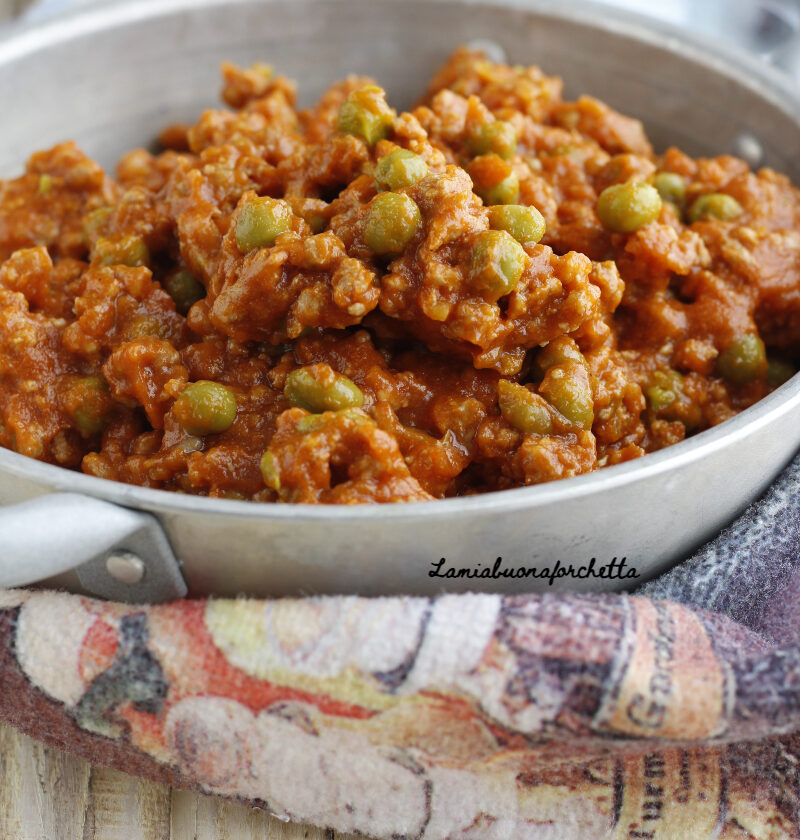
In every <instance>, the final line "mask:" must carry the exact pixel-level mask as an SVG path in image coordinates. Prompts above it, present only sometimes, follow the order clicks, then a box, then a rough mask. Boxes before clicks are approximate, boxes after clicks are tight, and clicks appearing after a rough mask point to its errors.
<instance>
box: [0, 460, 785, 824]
mask: <svg viewBox="0 0 800 840" xmlns="http://www.w3.org/2000/svg"><path fill="white" fill-rule="evenodd" d="M0 719H2V720H5V721H7V722H9V723H11V724H12V725H14V726H16V727H18V728H20V729H21V730H23V731H25V732H27V733H29V734H31V735H33V736H34V737H36V738H39V739H41V740H44V741H48V742H50V743H53V744H56V745H57V746H60V747H62V748H64V749H68V750H71V751H73V752H75V753H78V754H80V755H82V756H84V757H85V758H87V759H89V760H91V761H94V762H97V763H102V764H108V765H111V766H115V767H118V768H120V769H122V770H125V771H127V772H129V773H134V774H139V775H143V776H148V777H150V778H153V779H155V780H158V781H163V782H167V783H169V784H172V785H174V786H177V787H187V788H195V789H199V790H203V791H207V792H211V793H216V794H221V795H224V796H230V797H235V798H237V799H240V800H243V801H246V802H250V803H252V804H254V805H257V806H259V807H262V808H266V809H268V810H270V811H272V812H273V813H276V814H278V815H280V816H282V817H286V818H289V819H293V820H297V821H303V822H309V823H313V824H316V825H320V826H325V827H330V828H334V829H338V830H342V831H353V832H361V833H363V834H365V835H368V836H372V837H376V838H419V839H420V840H423V839H424V840H443V838H459V840H467V838H470V840H526V839H527V838H530V840H587V838H592V840H606V838H607V840H675V839H676V838H680V840H705V838H722V839H723V840H783V838H797V837H798V836H800V457H798V459H797V460H795V462H794V463H793V464H792V465H791V466H790V467H789V468H788V469H787V470H786V471H785V472H784V474H783V475H782V476H781V477H780V478H779V480H778V481H777V482H776V483H775V484H774V485H773V486H772V488H770V490H769V491H768V492H767V494H766V495H765V496H764V498H762V499H761V500H759V501H758V502H756V503H755V504H754V505H753V506H751V508H750V509H749V510H748V511H746V512H745V514H744V515H743V516H742V517H741V518H740V519H739V520H737V522H736V523H734V525H733V526H731V527H730V528H728V529H727V530H726V531H724V532H723V533H722V534H721V535H720V536H719V537H717V538H716V539H715V540H714V541H712V542H711V543H709V544H708V545H707V546H705V547H703V548H702V549H701V550H700V551H699V552H697V554H696V555H695V556H694V557H692V558H690V559H689V560H687V561H686V562H684V563H682V564H680V565H679V566H677V567H676V568H675V569H673V570H672V571H671V572H669V573H667V574H666V575H664V576H662V577H661V578H660V579H659V580H657V581H654V582H652V583H650V584H648V585H647V586H645V587H644V588H643V589H642V592H641V594H639V595H637V596H625V595H596V596H590V595H580V596H579V595H551V596H535V595H518V596H500V595H489V594H478V593H476V594H467V595H443V596H440V597H438V598H434V599H428V598H411V597H405V598H404V597H393V598H372V599H370V598H357V597H328V598H306V599H298V600H276V601H264V600H261V601H257V600H246V599H240V600H208V601H191V600H186V601H177V602H174V603H171V604H166V605H160V606H153V607H138V606H128V605H123V604H115V603H104V602H101V601H96V600H92V599H89V598H83V597H79V596H75V595H67V594H63V593H55V592H46V591H42V592H33V591H26V590H5V591H3V590H0Z"/></svg>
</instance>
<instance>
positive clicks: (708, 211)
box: [689, 193, 744, 223]
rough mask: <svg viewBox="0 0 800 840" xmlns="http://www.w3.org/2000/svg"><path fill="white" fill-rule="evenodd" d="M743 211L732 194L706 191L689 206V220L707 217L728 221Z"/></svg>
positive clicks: (693, 220)
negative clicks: (706, 192)
mask: <svg viewBox="0 0 800 840" xmlns="http://www.w3.org/2000/svg"><path fill="white" fill-rule="evenodd" d="M743 212H744V210H743V208H742V205H741V204H739V202H738V201H737V200H736V199H735V198H734V197H733V196H732V195H726V194H725V193H708V194H706V195H701V196H700V198H698V199H696V200H695V202H694V203H693V204H692V206H691V207H690V208H689V222H690V223H691V222H700V221H708V220H709V219H715V220H717V221H720V222H729V221H730V220H731V219H735V218H736V217H737V216H740V215H741V214H742V213H743Z"/></svg>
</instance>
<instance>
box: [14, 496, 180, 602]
mask: <svg viewBox="0 0 800 840" xmlns="http://www.w3.org/2000/svg"><path fill="white" fill-rule="evenodd" d="M73 569H74V570H75V571H76V572H77V575H78V579H79V581H80V583H81V586H82V587H83V589H85V590H86V591H88V592H90V593H92V594H94V595H99V596H101V597H103V598H111V599H113V600H120V601H127V602H129V603H145V602H149V603H154V602H158V601H165V600H172V599H173V598H181V597H183V596H184V595H186V591H187V590H186V583H185V581H184V580H183V576H182V575H181V572H180V568H179V565H178V562H177V560H176V558H175V554H174V553H173V551H172V547H171V546H170V544H169V541H168V540H167V537H166V535H165V534H164V531H163V529H162V527H161V524H160V523H159V521H158V520H157V519H156V518H155V517H154V516H152V515H151V514H148V513H142V512H141V511H135V510H130V509H128V508H124V507H120V506H119V505H115V504H112V503H110V502H104V501H101V500H100V499H95V498H92V497H90V496H83V495H81V494H79V493H53V494H50V495H46V496H41V497H39V498H37V499H33V500H31V501H27V502H21V503H20V504H16V505H11V506H8V507H0V587H13V586H29V585H31V584H34V583H39V582H41V581H43V580H46V579H47V578H50V577H53V576H55V575H59V574H63V573H64V572H68V571H71V570H73Z"/></svg>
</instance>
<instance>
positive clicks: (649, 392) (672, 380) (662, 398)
mask: <svg viewBox="0 0 800 840" xmlns="http://www.w3.org/2000/svg"><path fill="white" fill-rule="evenodd" d="M642 390H643V391H644V396H645V399H646V400H647V406H648V408H650V410H651V411H653V412H655V413H656V414H660V413H662V412H664V411H666V410H667V409H668V408H669V407H670V406H671V405H672V404H673V403H674V402H675V401H676V400H677V399H678V396H679V395H680V394H681V392H682V385H681V377H680V374H679V373H678V372H677V371H669V372H664V371H661V370H658V371H656V372H655V373H654V374H653V376H652V378H651V379H650V381H649V382H648V384H647V385H646V386H645V387H644V388H643V389H642Z"/></svg>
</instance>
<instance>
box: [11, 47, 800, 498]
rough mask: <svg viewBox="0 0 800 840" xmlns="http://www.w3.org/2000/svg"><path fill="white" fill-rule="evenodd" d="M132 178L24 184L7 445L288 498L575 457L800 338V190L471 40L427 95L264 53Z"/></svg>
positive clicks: (677, 417)
mask: <svg viewBox="0 0 800 840" xmlns="http://www.w3.org/2000/svg"><path fill="white" fill-rule="evenodd" d="M223 74H224V91H223V96H224V99H225V101H226V103H227V104H228V105H229V106H230V108H228V109H225V110H209V111H206V112H205V113H204V114H203V115H202V116H201V117H200V119H199V121H198V122H197V123H196V124H195V125H193V126H191V127H183V126H172V127H170V128H169V129H167V130H166V131H165V132H164V133H163V135H162V137H161V140H162V144H163V147H164V151H162V152H161V153H160V154H158V155H153V154H150V153H148V152H146V151H144V150H141V149H139V150H136V151H133V152H131V153H129V154H127V155H126V156H125V157H123V158H122V160H121V161H120V163H119V165H118V167H117V172H116V177H115V178H114V179H112V178H111V177H109V176H107V175H106V174H105V173H104V172H103V171H102V169H101V168H100V167H99V166H98V165H97V164H96V163H94V162H93V161H91V160H90V159H89V158H87V157H86V156H85V155H84V154H83V153H82V152H81V151H80V150H79V149H78V148H77V147H76V146H75V145H73V144H71V143H64V144H61V145H58V146H56V147H55V148H53V149H51V150H49V151H46V152H39V153H37V154H34V155H33V156H32V157H31V158H30V160H29V162H28V165H27V168H26V171H25V174H24V175H22V176H21V177H19V178H16V179H14V180H9V181H6V182H4V183H3V184H2V188H1V191H0V251H1V252H2V253H0V259H2V264H0V443H1V444H2V445H3V446H5V447H9V448H11V449H14V450H16V451H17V452H20V453H22V454H24V455H28V456H30V457H32V458H38V459H40V460H44V461H48V462H51V463H54V464H58V465H61V466H63V467H68V468H71V469H80V470H83V472H85V473H88V474H90V475H94V476H100V477H103V478H108V479H113V480H117V481H124V482H130V483H133V484H139V485H144V486H148V487H156V488H163V489H167V490H174V491H178V492H182V493H193V494H198V495H207V496H215V497H226V498H233V499H254V500H258V501H265V502H275V501H282V502H311V503H334V502H338V503H358V502H393V501H416V500H423V499H431V498H442V497H446V496H458V495H466V494H473V493H482V492H487V491H492V490H500V489H505V488H511V487H519V486H522V485H529V484H537V483H540V482H546V481H552V480H554V479H559V478H565V477H568V476H574V475H578V474H581V473H586V472H589V471H591V470H595V469H597V468H599V467H604V466H606V465H610V464H617V463H620V462H622V461H627V460H630V459H633V458H638V457H640V456H641V455H644V454H645V453H647V452H651V451H653V450H657V449H661V448H662V447H665V446H668V445H670V444H673V443H676V442H677V441H680V440H682V439H683V438H685V437H686V436H687V435H692V434H696V433H697V432H699V431H702V430H703V429H706V428H708V427H709V426H713V425H716V424H717V423H720V422H722V421H723V420H725V419H727V418H729V417H731V416H732V415H733V414H736V413H737V412H739V411H741V410H742V409H744V408H746V407H747V406H749V405H752V404H753V403H754V402H756V401H757V400H759V399H760V398H762V397H763V396H764V395H765V394H767V393H768V392H769V391H770V390H772V389H774V388H776V387H777V386H778V385H780V384H781V383H782V382H783V381H785V380H786V379H787V378H788V377H789V376H791V375H792V373H793V372H794V369H795V368H794V364H793V360H794V359H795V357H796V355H797V353H798V350H800V192H798V190H796V189H795V188H794V187H793V186H792V185H791V184H790V183H789V181H788V180H787V179H786V178H785V177H783V176H782V175H779V174H777V173H776V172H774V171H772V170H769V169H762V170H760V171H758V172H756V173H754V172H751V171H750V169H749V168H748V166H747V165H746V164H745V163H744V162H743V161H741V160H738V159H737V158H734V157H730V156H727V155H723V156H720V157H715V158H702V159H692V158H690V157H688V156H687V155H685V154H684V153H683V152H681V151H679V150H678V149H675V148H671V149H668V150H667V151H666V152H665V153H664V154H663V155H656V154H654V152H653V149H652V148H651V146H650V143H649V142H648V140H647V137H646V135H645V133H644V131H643V129H642V126H641V124H640V123H639V122H637V121H636V120H634V119H631V118H629V117H625V116H623V115H621V114H619V113H617V112H615V111H613V110H612V109H611V108H609V107H608V106H606V105H604V104H603V103H602V102H599V101H597V100H596V99H593V98H591V97H588V96H582V97H581V98H579V99H578V100H577V101H565V100H564V99H563V98H562V86H561V82H560V80H559V79H556V78H552V77H548V76H545V75H544V74H543V73H542V72H540V71H539V70H538V69H537V68H535V67H510V66H506V65H502V64H493V63H491V62H489V61H488V60H487V59H486V58H485V57H484V56H482V55H480V54H478V53H473V52H469V51H467V50H459V51H458V52H456V53H455V55H454V56H453V57H452V58H451V59H450V61H449V62H448V63H447V64H446V66H445V67H444V68H443V69H442V70H441V71H440V72H439V73H438V75H437V76H436V77H435V78H434V79H433V81H432V82H431V86H430V89H429V91H428V93H427V94H426V95H425V98H424V99H423V100H422V103H421V104H420V105H419V106H418V107H416V108H415V109H414V110H412V111H410V112H402V113H398V112H397V111H395V110H394V109H393V108H392V107H391V105H390V103H388V102H387V100H386V96H385V94H384V92H383V91H382V90H381V89H380V88H379V87H378V86H377V85H376V84H375V82H373V81H372V80H370V79H367V78H355V77H353V78H348V79H347V80H345V81H344V82H342V83H340V84H337V85H335V86H334V87H333V88H331V89H330V90H329V91H328V92H327V93H326V94H325V95H324V96H323V97H322V99H321V100H320V101H319V103H318V104H317V105H316V106H315V107H313V108H311V109H310V110H298V109H296V108H295V104H294V103H295V91H294V88H293V86H292V84H291V83H290V82H289V81H287V80H286V79H285V78H283V77H281V76H277V75H275V74H274V73H273V72H272V71H271V70H270V69H269V68H267V67H265V66H263V65H255V66H253V67H251V68H249V69H247V70H242V69H239V68H237V67H234V66H230V65H226V66H225V67H224V68H223Z"/></svg>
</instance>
